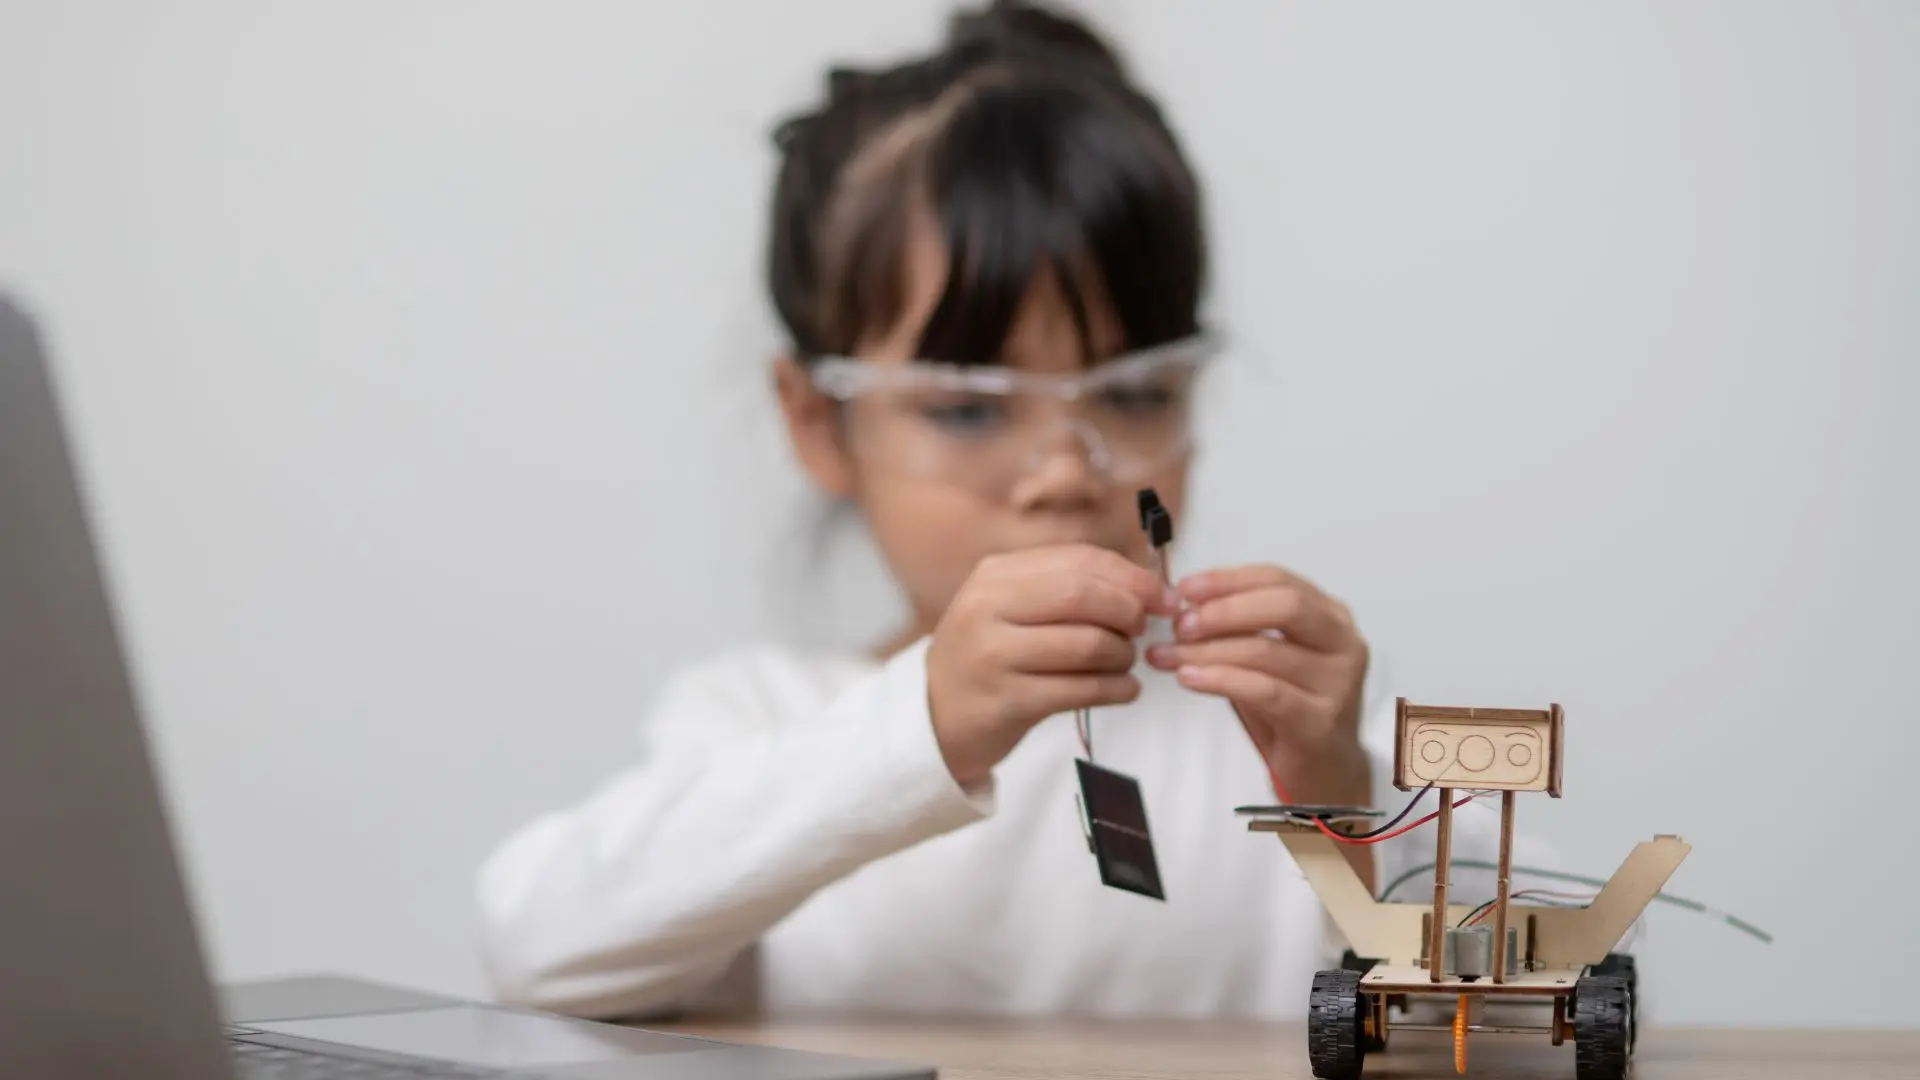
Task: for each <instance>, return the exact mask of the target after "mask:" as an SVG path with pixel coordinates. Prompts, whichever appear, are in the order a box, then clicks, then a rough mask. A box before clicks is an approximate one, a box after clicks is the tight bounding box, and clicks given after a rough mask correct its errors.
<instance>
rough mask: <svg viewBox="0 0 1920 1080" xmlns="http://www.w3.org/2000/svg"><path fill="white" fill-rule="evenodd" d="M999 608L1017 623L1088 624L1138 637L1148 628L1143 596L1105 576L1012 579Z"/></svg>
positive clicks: (1043, 624) (1044, 624)
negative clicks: (1008, 592) (1142, 602)
mask: <svg viewBox="0 0 1920 1080" xmlns="http://www.w3.org/2000/svg"><path fill="white" fill-rule="evenodd" d="M1006 587H1007V588H1009V589H1011V590H1012V593H1011V595H1009V596H1008V597H1007V598H1006V600H1005V602H1004V603H1003V604H1002V605H1001V608H1000V618H1001V620H1002V621H1003V622H1007V623H1011V624H1013V625H1015V626H1026V627H1032V626H1050V625H1064V624H1071V623H1080V624H1088V625H1092V626H1095V627H1100V628H1104V629H1107V630H1112V631H1114V632H1115V633H1119V634H1124V635H1126V636H1128V637H1138V636H1139V635H1140V634H1142V633H1144V632H1145V631H1146V628H1147V611H1146V608H1145V606H1143V605H1142V604H1141V603H1140V598H1139V597H1137V596H1134V595H1133V594H1132V593H1129V592H1127V591H1126V590H1125V589H1122V588H1121V587H1120V586H1118V585H1115V584H1114V583H1112V582H1111V581H1107V580H1105V579H1103V578H1097V577H1088V576H1085V575H1080V576H1069V575H1065V574H1061V575H1055V576H1053V577H1039V578H1028V579H1022V580H1017V581H1011V582H1008V583H1007V584H1006Z"/></svg>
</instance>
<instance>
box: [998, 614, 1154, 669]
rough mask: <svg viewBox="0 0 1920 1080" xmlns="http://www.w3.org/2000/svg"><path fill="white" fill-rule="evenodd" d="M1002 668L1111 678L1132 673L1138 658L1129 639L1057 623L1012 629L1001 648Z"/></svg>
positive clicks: (1099, 630) (1097, 627)
mask: <svg viewBox="0 0 1920 1080" xmlns="http://www.w3.org/2000/svg"><path fill="white" fill-rule="evenodd" d="M1002 647H1004V648H1006V649H1008V650H1009V651H1010V653H1011V655H1009V656H1008V657H1007V658H1006V667H1007V668H1008V670H1012V671H1025V672H1031V673H1035V674H1102V673H1104V674H1114V675H1123V674H1125V673H1126V672H1128V671H1130V670H1132V669H1133V665H1134V661H1135V660H1136V659H1138V657H1139V651H1138V648H1137V647H1136V646H1135V645H1134V643H1133V639H1132V638H1129V637H1125V636H1122V635H1120V634H1117V633H1115V632H1113V631H1112V630H1109V629H1106V628H1105V627H1100V626H1088V625H1084V624H1071V623H1061V624H1055V625H1049V626H1032V627H1016V628H1014V629H1013V630H1012V631H1011V632H1010V633H1008V634H1007V636H1006V643H1005V645H1004V646H1002Z"/></svg>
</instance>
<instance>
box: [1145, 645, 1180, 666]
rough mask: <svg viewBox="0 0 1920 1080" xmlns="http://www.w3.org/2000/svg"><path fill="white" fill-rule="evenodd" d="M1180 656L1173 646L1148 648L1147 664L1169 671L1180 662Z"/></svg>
mask: <svg viewBox="0 0 1920 1080" xmlns="http://www.w3.org/2000/svg"><path fill="white" fill-rule="evenodd" d="M1179 659H1180V658H1179V656H1178V655H1177V654H1176V653H1175V651H1174V648H1173V646H1171V645H1149V646H1147V663H1149V664H1152V665H1153V666H1154V667H1157V668H1160V669H1161V670H1163V671H1164V670H1168V669H1170V668H1172V667H1173V666H1174V665H1175V664H1176V663H1178V662H1179Z"/></svg>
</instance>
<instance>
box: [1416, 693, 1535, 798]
mask: <svg viewBox="0 0 1920 1080" xmlns="http://www.w3.org/2000/svg"><path fill="white" fill-rule="evenodd" d="M1561 730H1562V720H1561V710H1560V706H1558V705H1553V706H1551V707H1549V708H1545V709H1481V708H1460V707H1456V706H1447V705H1414V704H1411V703H1409V702H1408V701H1407V699H1405V698H1401V699H1399V702H1398V704H1397V706H1396V709H1395V727H1394V747H1393V783H1394V786H1395V787H1397V788H1399V789H1400V790H1402V791H1413V790H1417V789H1419V788H1424V787H1427V786H1428V785H1432V786H1433V787H1437V788H1466V789H1477V790H1486V791H1544V792H1546V793H1547V794H1549V795H1551V796H1553V797H1554V798H1556V799H1557V798H1559V797H1560V776H1561V768H1562V760H1561V759H1562V751H1563V747H1562V737H1561Z"/></svg>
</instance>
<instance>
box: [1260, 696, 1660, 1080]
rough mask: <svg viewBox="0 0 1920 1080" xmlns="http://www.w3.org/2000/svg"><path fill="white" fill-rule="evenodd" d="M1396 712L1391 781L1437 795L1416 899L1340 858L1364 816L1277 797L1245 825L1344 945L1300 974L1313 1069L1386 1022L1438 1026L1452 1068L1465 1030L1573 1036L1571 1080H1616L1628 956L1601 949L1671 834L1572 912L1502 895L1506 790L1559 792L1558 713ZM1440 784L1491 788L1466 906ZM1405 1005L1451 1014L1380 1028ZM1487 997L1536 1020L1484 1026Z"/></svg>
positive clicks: (1354, 1052) (1337, 1070) (1343, 1060)
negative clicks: (1282, 853)
mask: <svg viewBox="0 0 1920 1080" xmlns="http://www.w3.org/2000/svg"><path fill="white" fill-rule="evenodd" d="M1396 713H1397V715H1396V725H1395V727H1396V731H1395V744H1394V786H1395V787H1397V788H1399V789H1400V790H1402V791H1412V790H1419V791H1422V793H1423V794H1424V792H1425V790H1427V789H1429V788H1434V789H1438V791H1439V793H1440V806H1439V810H1438V813H1437V814H1436V815H1432V816H1433V817H1437V819H1438V821H1437V828H1438V832H1439V836H1438V840H1437V842H1436V846H1437V849H1438V854H1437V856H1436V858H1435V871H1434V888H1433V900H1432V902H1431V903H1394V902H1387V901H1382V900H1377V899H1375V898H1374V896H1373V894H1372V893H1371V892H1369V891H1368V889H1367V887H1366V886H1365V884H1364V883H1363V882H1362V881H1361V879H1360V875H1359V874H1358V873H1357V872H1356V871H1355V870H1354V868H1353V865H1352V864H1351V863H1350V862H1349V861H1348V860H1347V858H1346V857H1345V855H1344V854H1343V853H1342V851H1341V848H1342V847H1343V846H1344V845H1345V844H1347V843H1357V842H1364V841H1365V840H1367V839H1369V838H1370V837H1371V835H1372V834H1368V833H1364V832H1360V831H1359V830H1360V829H1362V828H1364V827H1365V826H1366V824H1368V823H1369V822H1370V821H1371V820H1372V819H1373V818H1374V817H1375V816H1377V813H1378V812H1377V811H1373V810H1368V809H1364V808H1355V807H1325V806H1280V807H1273V808H1265V809H1262V810H1261V811H1259V812H1258V813H1257V814H1256V815H1255V817H1254V819H1253V820H1252V821H1251V822H1250V823H1249V825H1248V828H1249V829H1250V830H1252V831H1255V832H1271V833H1277V834H1278V835H1279V837H1280V840H1281V842H1282V843H1284V844H1285V845H1286V846H1287V850H1288V851H1289V852H1290V853H1291V854H1292V856H1293V858H1294V861H1295V862H1296V863H1298V864H1299V866H1300V869H1301V870H1302V871H1303V872H1304V873H1305V874H1306V877H1307V880H1308V881H1309V882H1310V883H1311V884H1312V886H1313V889H1314V892H1315V893H1316V894H1317V895H1318V896H1319V898H1320V901H1321V903H1323V904H1325V905H1326V907H1327V910H1328V913H1329V914H1330V915H1331V917H1332V918H1333V920H1334V923H1335V924H1336V925H1337V926H1338V927H1339V929H1340V932H1341V933H1342V934H1343V935H1344V936H1345V937H1346V939H1347V941H1348V944H1349V945H1350V946H1351V948H1350V950H1349V953H1348V958H1347V962H1345V963H1344V964H1343V965H1342V967H1340V968H1337V969H1333V970H1328V971H1322V972H1320V973H1318V974H1317V975H1316V976H1315V977H1314V981H1313V989H1312V993H1311V997H1310V1001H1309V1006H1308V1015H1307V1025H1308V1026H1307V1053H1308V1057H1309V1059H1310V1061H1311V1063H1312V1066H1313V1074H1314V1075H1315V1076H1317V1077H1321V1078H1322V1080H1353V1078H1356V1077H1358V1076H1360V1074H1361V1069H1362V1065H1363V1063H1364V1061H1365V1058H1366V1054H1367V1052H1368V1051H1369V1050H1380V1049H1384V1048H1385V1046H1386V1042H1387V1036H1388V1033H1389V1029H1390V1028H1397V1029H1402V1030H1437V1031H1447V1032H1451V1033H1452V1035H1453V1046H1454V1069H1455V1071H1456V1072H1465V1071H1466V1051H1467V1038H1468V1036H1470V1035H1481V1034H1518V1035H1541V1036H1546V1037H1547V1038H1549V1039H1551V1040H1552V1042H1553V1045H1555V1046H1559V1045H1562V1044H1564V1043H1565V1042H1567V1041H1568V1040H1571V1041H1572V1042H1573V1058H1574V1075H1575V1077H1576V1078H1577V1080H1621V1078H1622V1077H1624V1076H1625V1074H1626V1071H1627V1066H1628V1064H1629V1062H1630V1060H1631V1058H1632V1055H1633V1047H1634V1042H1635V1036H1636V1023H1637V1013H1638V1009H1637V1005H1636V1000H1635V996H1636V993H1637V991H1638V986H1637V983H1636V977H1635V971H1634V966H1633V961H1632V958H1631V957H1628V956H1621V955H1616V954H1614V953H1612V952H1611V951H1610V950H1611V949H1613V947H1614V946H1615V944H1616V943H1618V942H1619V941H1620V940H1621V938H1622V936H1623V935H1624V934H1625V933H1626V931H1627V929H1628V928H1629V927H1630V926H1632V924H1633V922H1634V921H1635V920H1636V919H1638V918H1639V917H1640V914H1641V913H1642V912H1643V911H1644V910H1645V909H1646V907H1647V905H1648V904H1649V903H1650V902H1652V900H1653V899H1654V897H1655V895H1656V894H1657V893H1658V892H1659V891H1660V889H1661V887H1662V886H1663V885H1664V884H1665V883H1666V881H1667V878H1668V877H1669V876H1670V875H1672V873H1673V871H1674V870H1675V868H1677V867H1678V866H1679V865H1680V863H1681V861H1682V860H1683V859H1685V858H1686V856H1687V853H1688V851H1689V850H1691V849H1690V848H1689V846H1688V845H1687V844H1686V843H1685V842H1683V841H1682V840H1680V839H1679V838H1678V837H1675V836H1655V837H1654V838H1653V839H1652V840H1649V841H1645V842H1642V843H1641V844H1639V845H1638V846H1637V847H1636V848H1635V849H1634V850H1633V852H1632V853H1631V854H1630V855H1628V856H1627V859H1626V861H1625V862H1624V863H1622V864H1621V866H1620V868H1619V869H1618V870H1616V871H1614V873H1613V876H1612V877H1611V878H1609V879H1608V880H1607V882H1606V885H1605V887H1604V888H1602V889H1601V890H1600V892H1599V894H1598V895H1597V896H1595V897H1593V898H1592V900H1591V901H1590V902H1589V903H1588V904H1587V905H1586V906H1584V907H1575V908H1568V907H1560V906H1548V905H1540V904H1529V903H1512V902H1511V898H1510V893H1509V884H1510V883H1509V879H1510V876H1511V868H1512V846H1513V811H1514V797H1515V795H1516V794H1517V793H1519V792H1523V791H1544V792H1546V793H1547V794H1548V795H1549V796H1551V797H1554V798H1559V797H1560V776H1561V758H1562V747H1561V741H1562V740H1561V729H1562V724H1563V715H1562V712H1561V709H1560V706H1558V705H1554V706H1551V707H1550V708H1548V709H1544V710H1523V709H1484V708H1453V707H1435V706H1417V705H1410V704H1408V703H1407V701H1406V699H1405V698H1401V699H1400V700H1399V702H1398V705H1397V709H1396ZM1455 791H1461V792H1492V791H1498V792H1499V793H1500V856H1499V864H1498V867H1499V869H1498V876H1497V880H1496V884H1495V888H1496V890H1497V892H1496V895H1495V897H1494V899H1493V900H1491V901H1489V902H1488V903H1486V904H1482V905H1480V906H1478V907H1473V906H1470V905H1464V904H1459V903H1455V902H1452V901H1450V899H1449V896H1448V880H1447V867H1448V858H1449V849H1450V846H1451V842H1452V824H1453V816H1452V815H1453V808H1454V806H1455V805H1456V803H1455V800H1454V793H1455ZM1384 831H1385V830H1379V832H1384ZM1360 957H1365V958H1368V959H1365V960H1361V959H1358V958H1360ZM1415 998H1421V999H1427V998H1434V999H1440V1000H1441V1001H1442V1002H1443V1003H1444V1002H1445V1001H1448V1000H1450V1001H1451V1002H1452V1005H1453V1021H1452V1023H1451V1024H1445V1023H1408V1022H1399V1021H1393V1022H1390V1019H1389V1014H1390V1011H1391V1009H1393V1008H1396V1007H1400V1006H1404V1005H1405V1004H1407V1003H1409V1002H1411V1001H1412V1000H1413V999H1415ZM1495 998H1498V999H1501V1000H1502V1001H1514V1000H1529V999H1530V1000H1532V1001H1535V1002H1538V1003H1539V1004H1541V1005H1543V1006H1545V1009H1544V1016H1545V1021H1544V1022H1543V1023H1538V1024H1531V1025H1527V1024H1496V1023H1487V1022H1484V1019H1485V1018H1484V1013H1485V1011H1486V1010H1485V1008H1484V1006H1485V1005H1486V1003H1487V1002H1488V1001H1489V1000H1490V999H1495Z"/></svg>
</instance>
